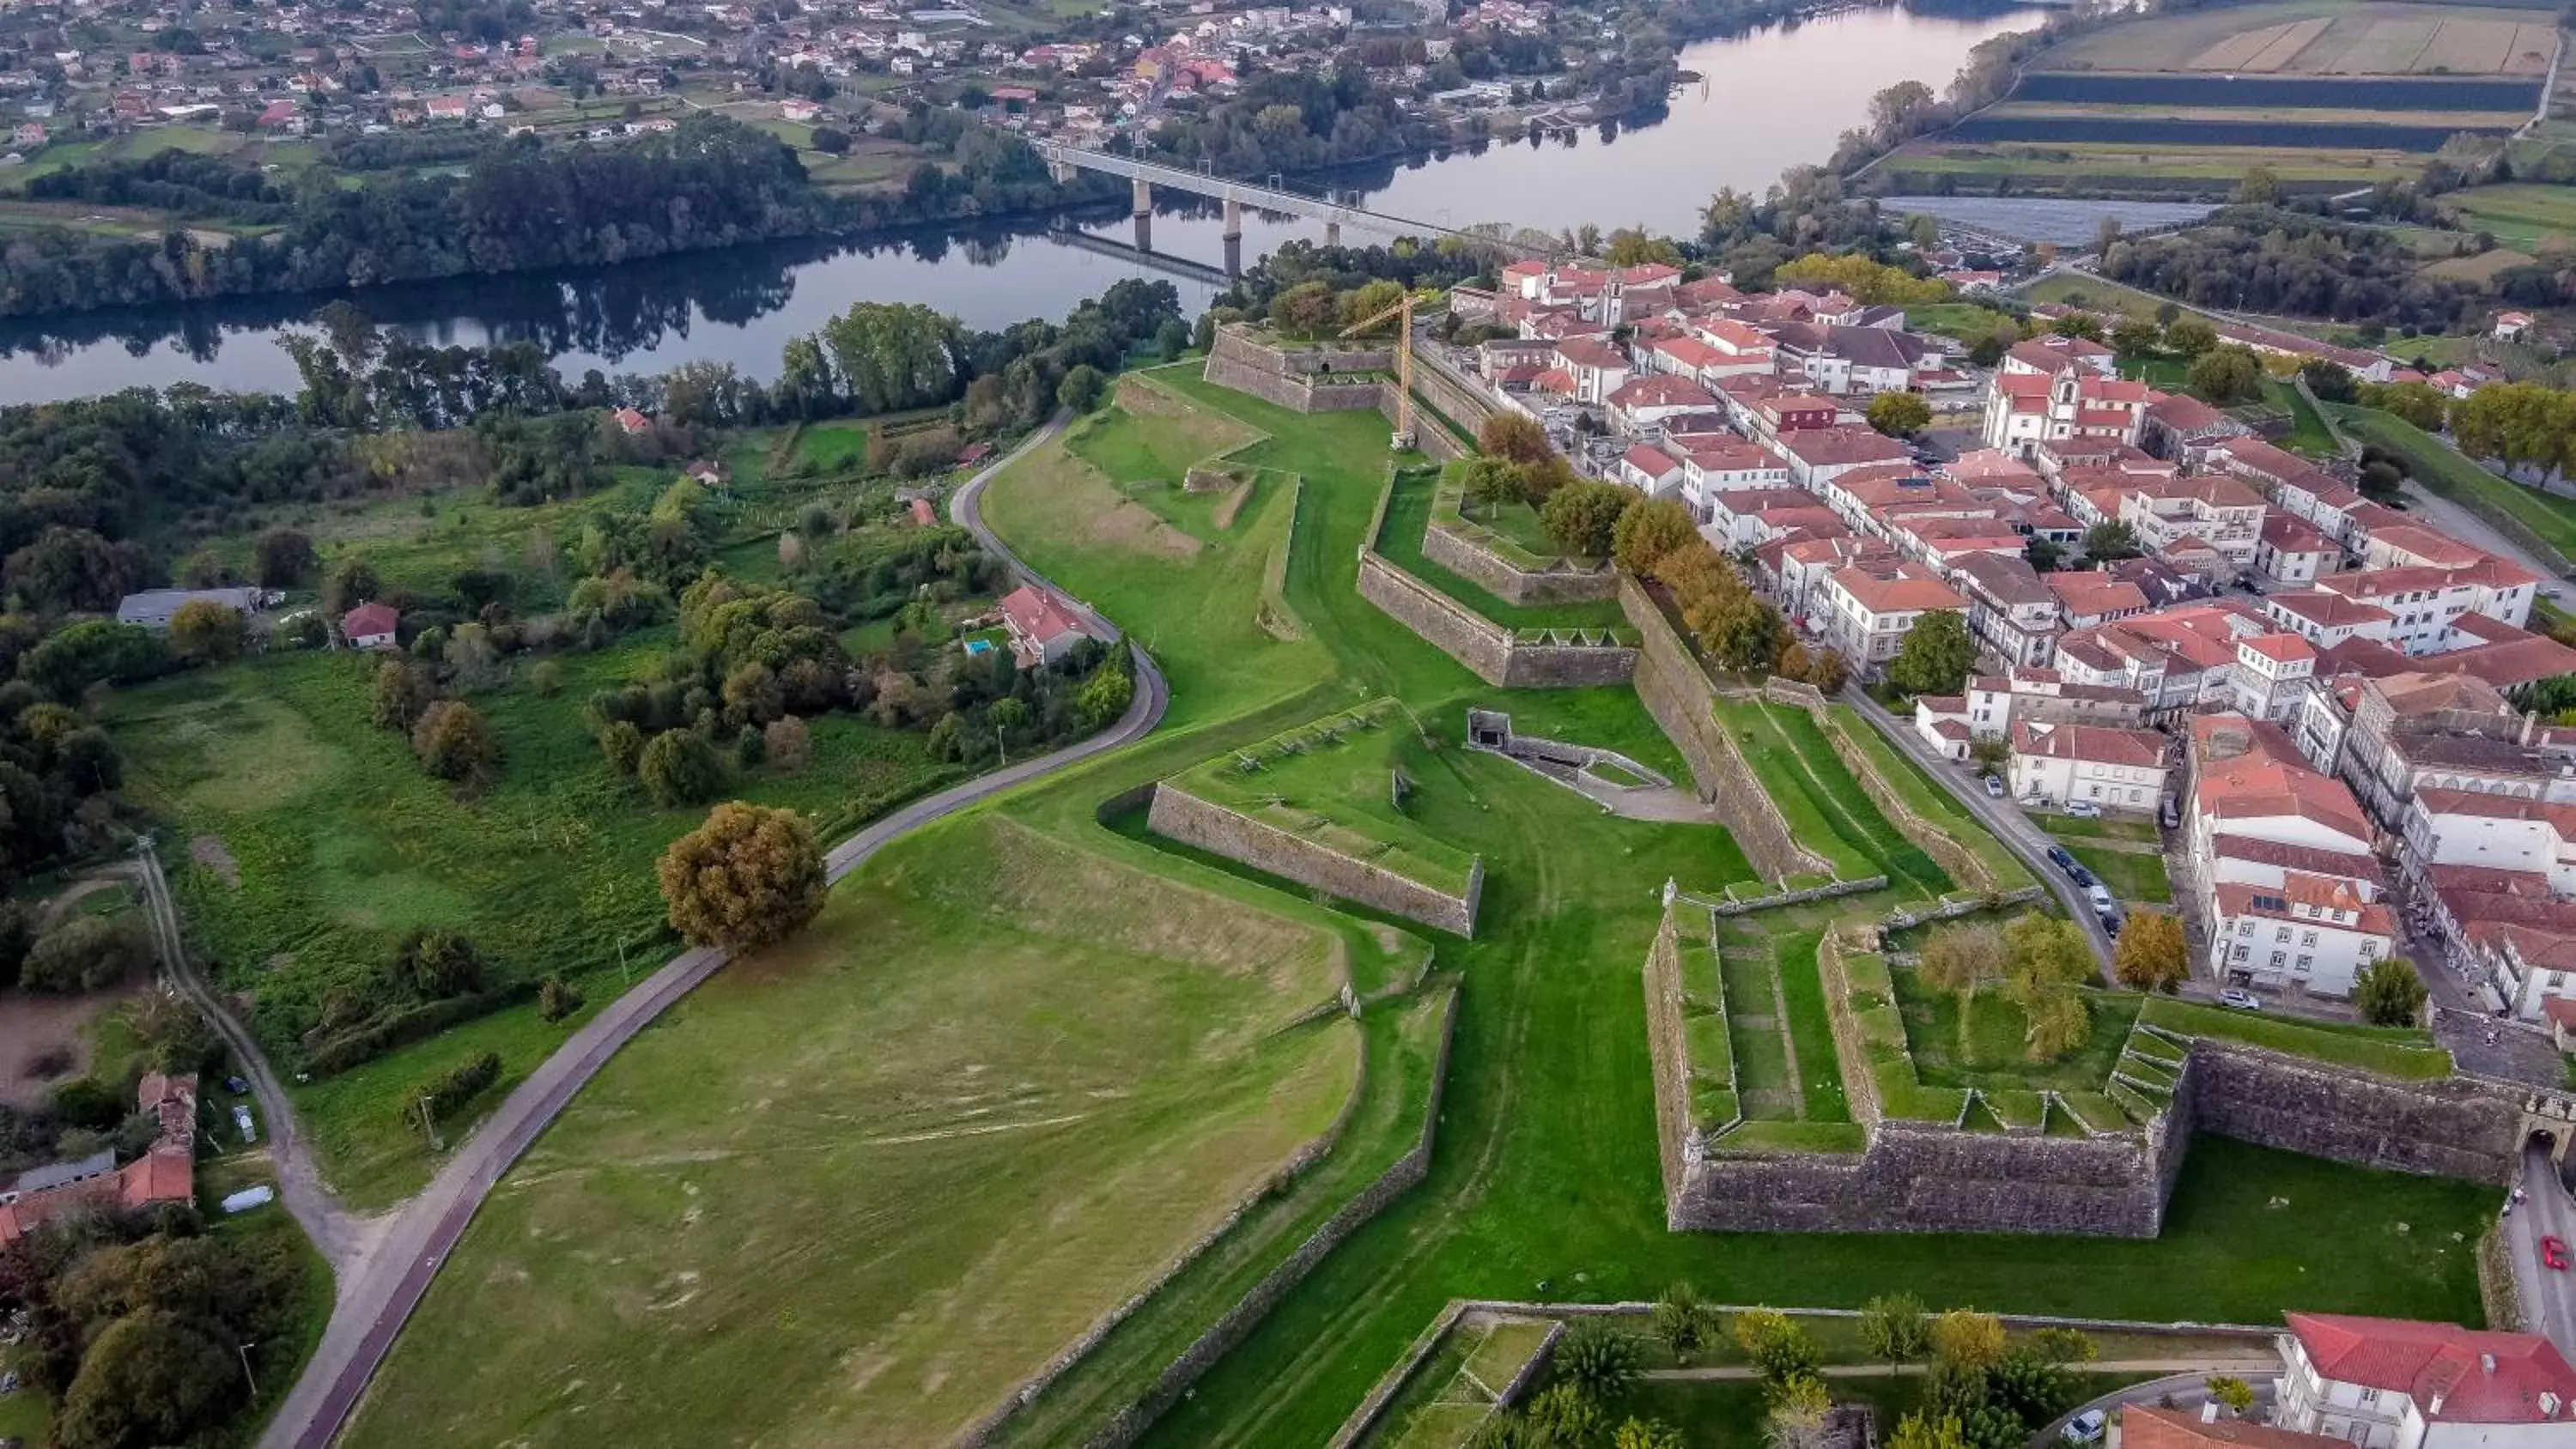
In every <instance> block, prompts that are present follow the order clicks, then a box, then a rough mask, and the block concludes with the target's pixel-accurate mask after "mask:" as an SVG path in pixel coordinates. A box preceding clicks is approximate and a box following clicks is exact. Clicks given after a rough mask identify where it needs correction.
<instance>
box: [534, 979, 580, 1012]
mask: <svg viewBox="0 0 2576 1449" xmlns="http://www.w3.org/2000/svg"><path fill="white" fill-rule="evenodd" d="M579 1010H581V989H580V988H579V987H577V986H574V985H573V984H572V983H571V982H569V981H566V980H564V979H563V978H562V977H560V976H549V977H547V978H546V979H545V980H544V981H542V982H540V983H538V985H537V1019H538V1020H540V1021H546V1022H556V1021H561V1020H563V1019H564V1018H565V1017H567V1016H570V1015H572V1014H573V1013H574V1012H576V1011H579Z"/></svg>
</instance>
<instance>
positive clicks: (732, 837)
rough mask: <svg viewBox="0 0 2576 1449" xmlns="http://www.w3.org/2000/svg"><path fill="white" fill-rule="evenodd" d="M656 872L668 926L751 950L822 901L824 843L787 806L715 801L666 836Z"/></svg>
mask: <svg viewBox="0 0 2576 1449" xmlns="http://www.w3.org/2000/svg"><path fill="white" fill-rule="evenodd" d="M658 874H659V876H660V878H661V883H662V900H663V902H664V904H665V905H666V906H667V907H668V909H669V912H670V920H671V924H672V926H673V927H675V928H676V929H677V930H678V931H679V933H680V934H681V935H682V936H683V937H685V938H686V939H687V940H688V941H689V943H690V944H691V945H694V946H723V947H725V948H727V949H729V950H737V951H743V950H754V949H757V948H759V947H762V946H767V945H771V944H773V943H775V942H778V941H782V940H785V939H786V938H787V937H788V936H790V935H792V934H794V933H795V932H796V931H797V930H799V929H800V928H802V927H803V926H804V924H805V923H806V922H807V921H810V920H812V919H813V918H814V916H815V913H816V912H818V911H820V910H822V909H823V887H824V879H823V851H822V847H820V846H818V845H816V844H815V843H814V832H813V830H812V829H811V828H810V827H808V826H807V825H806V824H805V821H804V819H803V817H801V816H799V815H797V814H796V812H794V811H792V810H770V809H764V808H762V807H760V806H757V805H743V804H731V805H719V806H717V807H716V808H715V809H714V810H713V811H712V812H710V813H709V814H708V816H707V820H706V823H705V824H704V825H701V826H699V827H698V828H697V829H695V830H693V831H691V832H689V833H688V834H687V835H684V836H682V837H680V838H679V839H678V840H676V841H673V842H672V843H671V848H670V849H669V850H667V851H665V852H663V854H662V860H661V864H660V867H659V870H658Z"/></svg>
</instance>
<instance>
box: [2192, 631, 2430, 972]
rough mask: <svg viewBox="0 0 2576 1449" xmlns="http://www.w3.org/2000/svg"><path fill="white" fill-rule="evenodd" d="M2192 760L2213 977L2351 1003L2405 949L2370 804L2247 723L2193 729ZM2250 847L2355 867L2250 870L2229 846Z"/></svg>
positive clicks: (2215, 719)
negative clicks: (2359, 979) (2373, 972)
mask: <svg viewBox="0 0 2576 1449" xmlns="http://www.w3.org/2000/svg"><path fill="white" fill-rule="evenodd" d="M2271 637H2275V638H2286V637H2289V636H2278V635H2276V636H2271ZM2303 647H2304V646H2303ZM2191 755H2192V773H2193V778H2192V785H2191V791H2190V804H2189V809H2188V810H2187V812H2186V814H2185V817H2184V822H2183V824H2184V829H2185V832H2186V833H2187V835H2188V836H2189V838H2190V841H2191V846H2192V848H2191V850H2190V852H2189V856H2188V858H2189V859H2190V860H2191V861H2192V862H2193V869H2194V871H2195V873H2196V874H2197V875H2198V877H2199V880H2198V883H2197V884H2198V888H2199V894H2200V897H2201V901H2202V911H2203V919H2205V920H2208V921H2209V922H2211V923H2212V924H2211V940H2210V950H2211V953H2212V967H2213V969H2214V970H2216V971H2220V972H2223V973H2224V974H2225V977H2226V979H2228V980H2230V981H2234V982H2237V983H2240V984H2245V985H2261V986H2267V987H2271V988H2274V989H2282V988H2289V987H2296V988H2299V989H2302V990H2305V991H2309V992H2313V993H2316V994H2318V995H2322V996H2349V995H2350V994H2351V993H2352V979H2353V977H2354V976H2355V975H2356V974H2358V973H2359V972H2360V970H2361V969H2362V968H2363V967H2365V966H2367V965H2369V964H2370V963H2371V962H2373V961H2376V960H2378V959H2380V958H2381V957H2383V956H2386V955H2388V954H2389V953H2390V952H2391V951H2392V950H2393V949H2394V948H2395V944H2396V942H2395V931H2396V920H2395V918H2394V916H2393V915H2391V913H2390V912H2389V910H2388V908H2387V906H2385V905H2383V904H2381V903H2380V900H2379V897H2380V894H2381V890H2382V884H2383V882H2382V878H2381V875H2380V872H2379V867H2378V862H2377V859H2376V858H2375V857H2374V856H2372V855H2371V853H2370V852H2371V843H2372V837H2371V829H2370V824H2369V822H2368V821H2367V820H2366V819H2364V818H2363V816H2362V813H2361V805H2360V803H2359V802H2357V801H2355V800H2354V799H2353V797H2352V792H2351V791H2350V790H2348V789H2346V788H2345V787H2344V785H2343V783H2342V782H2341V781H2339V780H2335V779H2332V778H2330V777H2328V776H2325V775H2321V774H2319V773H2317V772H2316V771H2315V770H2312V769H2310V768H2308V766H2307V763H2306V761H2305V760H2304V759H2302V758H2301V757H2300V755H2299V752H2298V747H2297V746H2296V745H2295V744H2293V743H2292V742H2291V741H2290V738H2289V736H2288V735H2286V734H2285V733H2283V732H2282V731H2281V729H2280V728H2279V727H2278V726H2276V725H2273V724H2270V723H2266V722H2259V721H2256V720H2252V719H2249V718H2247V717H2246V716H2244V715H2240V714H2222V715H2202V716H2200V717H2198V718H2196V719H2194V720H2193V721H2192V722H2191ZM2244 841H2267V842H2272V843H2275V844H2278V845H2282V846H2289V847H2294V848H2297V849H2299V850H2301V851H2302V852H2305V853H2304V854H2303V855H2302V856H2301V857H2300V863H2301V864H2303V865H2319V864H2320V863H2323V862H2330V861H2335V860H2346V861H2351V862H2353V864H2351V865H2350V866H2349V867H2347V868H2345V869H2343V870H2335V869H2333V868H2332V867H2331V866H2326V867H2325V868H2321V869H2294V868H2291V867H2290V866H2289V865H2287V864H2283V863H2278V862H2269V861H2251V862H2241V861H2239V860H2238V859H2236V858H2235V857H2236V856H2237V855H2239V854H2241V853H2242V852H2241V849H2240V847H2239V846H2237V845H2232V844H2231V845H2222V842H2244Z"/></svg>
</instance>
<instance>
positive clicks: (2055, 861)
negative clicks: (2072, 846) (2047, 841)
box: [2048, 845, 2077, 874]
mask: <svg viewBox="0 0 2576 1449" xmlns="http://www.w3.org/2000/svg"><path fill="white" fill-rule="evenodd" d="M2048 859H2049V863H2050V864H2052V865H2055V866H2056V867H2057V868H2058V869H2059V870H2062V871H2066V872H2068V873H2069V874H2072V873H2073V872H2074V871H2075V870H2076V869H2077V867H2076V864H2075V857H2074V856H2072V855H2070V854H2068V853H2067V850H2066V847H2065V846H2063V845H2052V846H2050V847H2049V848H2048Z"/></svg>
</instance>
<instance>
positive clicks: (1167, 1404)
mask: <svg viewBox="0 0 2576 1449" xmlns="http://www.w3.org/2000/svg"><path fill="white" fill-rule="evenodd" d="M1457 1026H1458V994H1457V992H1456V991H1455V990H1454V989H1453V990H1452V991H1451V992H1450V993H1449V1000H1448V1004H1447V1006H1446V1007H1445V1008H1444V1011H1443V1015H1442V1016H1441V1019H1440V1051H1439V1053H1438V1055H1437V1056H1436V1057H1435V1058H1434V1060H1433V1061H1432V1064H1431V1100H1430V1101H1429V1102H1428V1103H1427V1104H1426V1105H1425V1106H1424V1108H1423V1113H1422V1135H1421V1136H1420V1137H1419V1138H1418V1139H1416V1140H1415V1142H1414V1145H1413V1150H1411V1151H1409V1152H1407V1153H1405V1154H1404V1156H1402V1157H1400V1158H1398V1159H1396V1161H1395V1164H1394V1165H1393V1166H1391V1167H1389V1168H1387V1170H1386V1171H1385V1172H1384V1173H1383V1174H1381V1175H1380V1176H1379V1177H1378V1179H1377V1181H1375V1182H1372V1183H1370V1184H1369V1185H1368V1186H1367V1187H1365V1188H1362V1189H1361V1190H1360V1192H1359V1195H1358V1196H1356V1197H1353V1198H1352V1199H1351V1200H1350V1201H1349V1202H1346V1203H1344V1204H1342V1206H1341V1208H1340V1210H1339V1211H1337V1212H1335V1213H1334V1214H1333V1215H1332V1216H1331V1217H1329V1218H1327V1219H1325V1220H1324V1224H1323V1226H1321V1227H1319V1228H1317V1229H1315V1231H1314V1232H1313V1233H1312V1234H1310V1235H1309V1236H1308V1237H1307V1239H1306V1241H1304V1242H1302V1243H1300V1244H1298V1245H1297V1251H1296V1252H1294V1253H1291V1254H1290V1255H1289V1256H1288V1259H1287V1261H1285V1262H1283V1263H1281V1264H1280V1265H1279V1266H1278V1267H1276V1268H1273V1269H1271V1270H1270V1272H1269V1274H1268V1275H1267V1276H1265V1277H1263V1278H1262V1280H1261V1281H1260V1282H1259V1283H1256V1284H1254V1285H1253V1288H1252V1291H1251V1292H1249V1293H1246V1294H1245V1295H1244V1296H1243V1298H1242V1301H1240V1302H1238V1303H1236V1304H1235V1305H1234V1306H1233V1307H1232V1308H1229V1309H1227V1310H1226V1312H1225V1315H1224V1316H1223V1317H1221V1318H1219V1319H1218V1320H1217V1321H1216V1322H1215V1323H1214V1324H1211V1325H1210V1326H1209V1328H1208V1331H1207V1332H1205V1333H1203V1334H1201V1335H1199V1337H1198V1340H1197V1341H1196V1342H1194V1343H1192V1344H1191V1345H1190V1346H1189V1347H1188V1348H1186V1349H1183V1350H1182V1351H1181V1354H1180V1356H1179V1357H1178V1358H1175V1359H1173V1360H1172V1362H1171V1364H1170V1366H1169V1367H1167V1368H1165V1369H1164V1370H1163V1373H1162V1377H1161V1378H1159V1379H1157V1380H1156V1381H1155V1384H1154V1387H1153V1388H1152V1389H1151V1390H1149V1391H1148V1392H1147V1393H1146V1394H1145V1396H1144V1397H1143V1398H1142V1399H1139V1400H1138V1401H1137V1402H1136V1403H1134V1404H1132V1405H1130V1406H1129V1407H1128V1408H1127V1409H1126V1410H1124V1411H1123V1412H1121V1413H1119V1414H1118V1415H1117V1416H1116V1417H1115V1418H1113V1419H1111V1420H1110V1421H1109V1423H1108V1424H1107V1425H1106V1426H1104V1427H1103V1428H1102V1429H1101V1430H1100V1432H1098V1433H1096V1434H1094V1435H1092V1436H1091V1438H1090V1439H1089V1440H1088V1441H1086V1442H1085V1445H1084V1449H1126V1446H1128V1445H1130V1444H1133V1443H1135V1442H1136V1441H1137V1440H1138V1439H1139V1438H1142V1437H1143V1436H1144V1433H1145V1431H1146V1430H1147V1429H1148V1428H1150V1427H1152V1426H1153V1423H1154V1421H1155V1420H1156V1419H1158V1418H1160V1417H1161V1416H1162V1415H1163V1413H1164V1411H1166V1410H1168V1409H1169V1408H1171V1406H1172V1405H1174V1404H1176V1403H1178V1402H1180V1399H1181V1396H1182V1395H1183V1394H1185V1393H1187V1392H1189V1388H1190V1385H1192V1384H1194V1383H1197V1382H1198V1380H1199V1376H1200V1375H1201V1374H1204V1373H1206V1372H1207V1371H1208V1369H1209V1367H1210V1366H1211V1365H1213V1364H1214V1363H1215V1362H1216V1361H1217V1360H1218V1359H1220V1358H1223V1357H1224V1356H1225V1355H1226V1353H1227V1352H1228V1351H1229V1350H1231V1349H1232V1348H1233V1347H1234V1346H1235V1345H1236V1344H1238V1343H1241V1342H1242V1341H1243V1339H1244V1336H1245V1335H1246V1334H1249V1333H1251V1332H1252V1330H1253V1329H1254V1328H1256V1327H1258V1326H1259V1325H1260V1323H1261V1320H1262V1319H1264V1318H1266V1317H1268V1316H1269V1315H1270V1310H1271V1309H1272V1308H1274V1307H1277V1306H1278V1303H1279V1300H1280V1299H1282V1298H1285V1297H1286V1296H1288V1292H1289V1290H1290V1289H1293V1288H1295V1287H1296V1286H1297V1285H1298V1284H1300V1283H1302V1282H1304V1281H1306V1275H1307V1274H1309V1273H1312V1272H1314V1271H1315V1265H1316V1264H1318V1263H1321V1262H1323V1261H1324V1259H1325V1257H1326V1256H1327V1255H1329V1254H1330V1253H1331V1252H1332V1251H1333V1249H1335V1248H1337V1247H1340V1246H1341V1245H1342V1241H1343V1240H1344V1239H1346V1238H1348V1237H1349V1236H1350V1235H1351V1234H1353V1233H1355V1232H1358V1231H1359V1230H1360V1228H1361V1227H1362V1226H1363V1225H1364V1224H1366V1223H1367V1222H1368V1221H1369V1220H1370V1219H1371V1218H1374V1217H1376V1216H1377V1215H1378V1214H1379V1213H1381V1212H1384V1211H1385V1210H1386V1208H1387V1205H1388V1204H1389V1203H1392V1202H1394V1201H1395V1200H1396V1199H1397V1198H1399V1197H1402V1196H1403V1195H1404V1194H1406V1193H1408V1192H1410V1191H1412V1190H1413V1189H1414V1188H1415V1187H1416V1186H1418V1185H1419V1184H1420V1183H1421V1181H1422V1179H1423V1178H1424V1177H1426V1176H1428V1175H1429V1174H1430V1172H1431V1149H1432V1145H1433V1143H1434V1142H1435V1141H1436V1140H1437V1137H1438V1134H1439V1128H1440V1095H1441V1091H1442V1089H1443V1088H1444V1087H1445V1086H1446V1084H1447V1083H1448V1080H1449V1044H1450V1041H1451V1040H1452V1038H1453V1037H1454V1036H1455V1035H1456V1032H1457Z"/></svg>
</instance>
